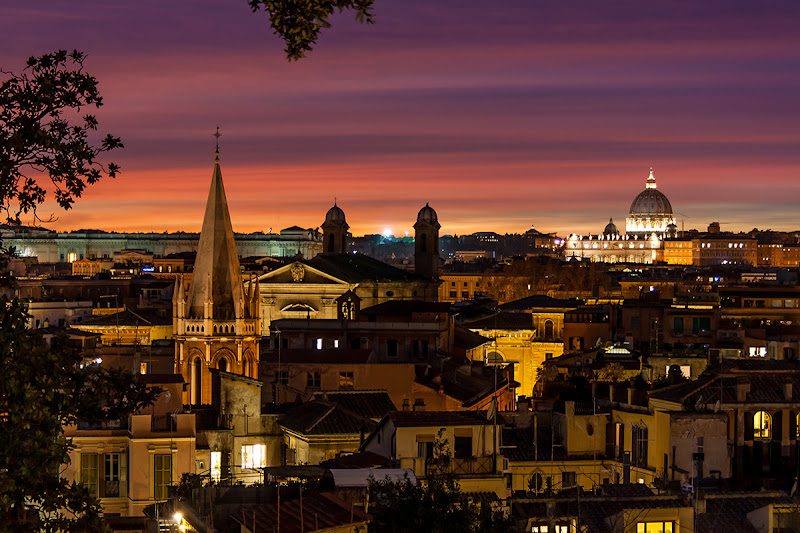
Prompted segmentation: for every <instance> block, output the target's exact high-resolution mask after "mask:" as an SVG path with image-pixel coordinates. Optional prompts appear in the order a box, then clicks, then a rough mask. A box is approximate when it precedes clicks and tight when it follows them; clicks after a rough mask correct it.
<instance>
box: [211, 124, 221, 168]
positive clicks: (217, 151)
mask: <svg viewBox="0 0 800 533" xmlns="http://www.w3.org/2000/svg"><path fill="white" fill-rule="evenodd" d="M212 135H214V137H216V138H217V149H216V151H215V153H216V154H217V161H219V138H220V137H222V134H221V133H220V132H219V126H217V132H216V133H213V134H212Z"/></svg>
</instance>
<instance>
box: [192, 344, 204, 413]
mask: <svg viewBox="0 0 800 533" xmlns="http://www.w3.org/2000/svg"><path fill="white" fill-rule="evenodd" d="M189 371H190V372H191V376H190V378H189V379H190V381H191V403H192V405H200V404H201V403H203V394H202V391H203V361H202V359H200V357H199V356H198V357H195V358H194V359H193V360H192V365H191V368H190V370H189Z"/></svg>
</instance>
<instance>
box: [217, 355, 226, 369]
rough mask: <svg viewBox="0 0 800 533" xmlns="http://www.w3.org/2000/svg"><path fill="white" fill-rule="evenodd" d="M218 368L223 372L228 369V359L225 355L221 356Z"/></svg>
mask: <svg viewBox="0 0 800 533" xmlns="http://www.w3.org/2000/svg"><path fill="white" fill-rule="evenodd" d="M217 369H218V370H222V371H223V372H227V371H228V360H227V359H226V358H225V357H220V358H219V361H217Z"/></svg>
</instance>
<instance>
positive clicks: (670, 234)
mask: <svg viewBox="0 0 800 533" xmlns="http://www.w3.org/2000/svg"><path fill="white" fill-rule="evenodd" d="M666 238H667V239H677V238H678V226H677V225H676V224H669V225H667V233H666Z"/></svg>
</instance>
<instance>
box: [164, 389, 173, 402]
mask: <svg viewBox="0 0 800 533" xmlns="http://www.w3.org/2000/svg"><path fill="white" fill-rule="evenodd" d="M171 398H172V394H170V392H169V391H168V390H167V391H164V403H169V401H170V399H171Z"/></svg>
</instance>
